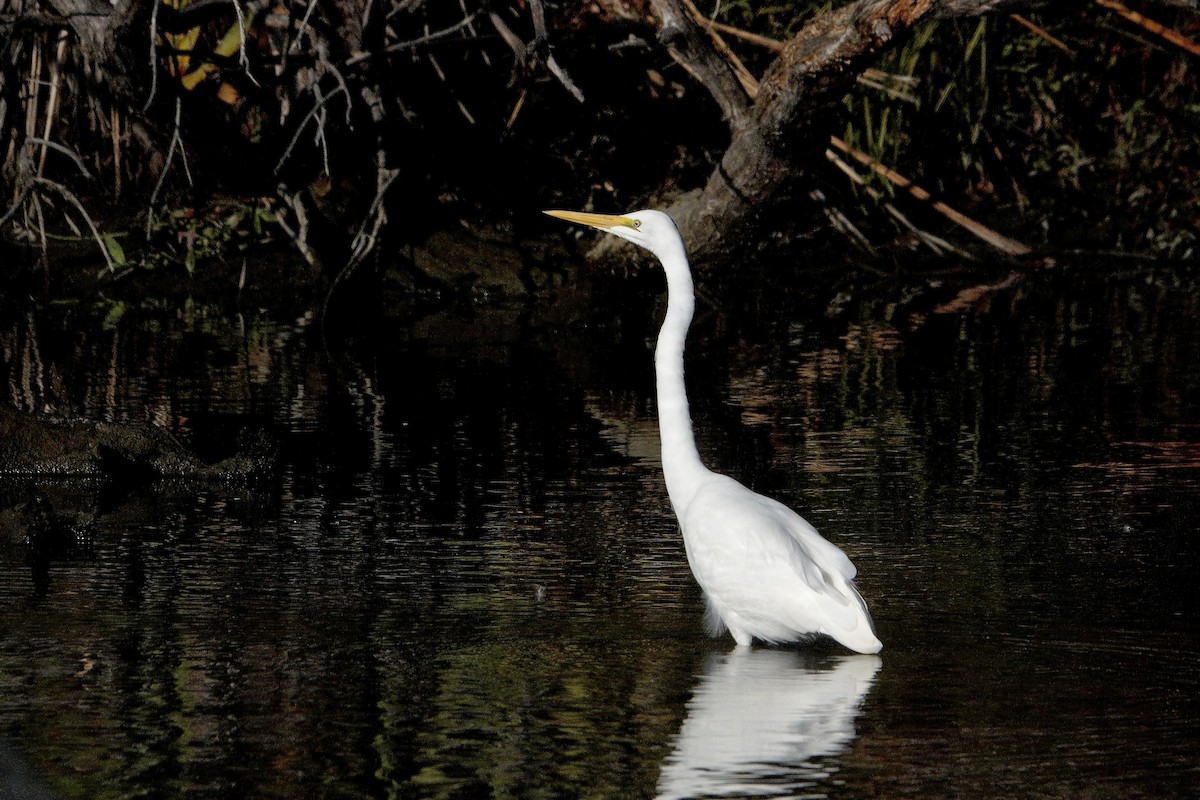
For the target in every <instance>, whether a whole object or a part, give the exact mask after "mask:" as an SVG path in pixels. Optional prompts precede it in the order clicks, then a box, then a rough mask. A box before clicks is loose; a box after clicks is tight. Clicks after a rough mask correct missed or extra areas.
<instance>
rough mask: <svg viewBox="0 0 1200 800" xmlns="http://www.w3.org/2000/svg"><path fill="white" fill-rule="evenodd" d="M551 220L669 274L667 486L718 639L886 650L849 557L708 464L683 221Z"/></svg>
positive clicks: (647, 214) (663, 378) (663, 333)
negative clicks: (691, 383)
mask: <svg viewBox="0 0 1200 800" xmlns="http://www.w3.org/2000/svg"><path fill="white" fill-rule="evenodd" d="M546 213H547V214H549V215H550V216H553V217H558V218H559V219H564V220H567V221H568V222H575V223H578V224H581V225H588V226H590V227H593V228H599V229H600V230H602V231H606V232H608V233H611V234H613V235H614V236H619V237H620V238H622V239H625V240H627V241H630V242H633V243H634V244H636V245H639V246H641V247H644V248H646V249H647V250H649V251H650V252H651V253H653V254H654V255H655V256H657V257H658V260H659V261H660V262H662V266H663V270H664V271H665V272H666V275H667V315H666V318H665V319H664V320H663V324H662V327H661V328H660V329H659V332H658V345H657V347H656V348H655V351H654V368H655V375H656V379H657V388H658V430H659V437H660V440H661V444H662V467H663V478H664V479H665V480H666V484H667V494H668V496H669V497H670V498H671V506H672V508H673V509H674V510H675V516H676V517H677V518H678V519H679V527H680V529H681V531H682V532H683V543H684V548H685V550H686V551H687V559H688V564H689V565H690V566H691V568H692V574H694V575H695V576H696V581H697V583H699V584H700V587H701V588H702V589H703V590H704V596H705V598H706V600H707V602H708V617H707V619H708V625H709V630H710V632H711V633H712V634H713V635H714V636H720V635H721V633H722V632H723V631H724V630H725V629H728V630H729V632H730V634H732V635H733V638H734V640H735V641H736V642H737V643H738V645H739V646H743V647H744V646H748V645H749V644H750V643H751V642H752V641H754V640H755V639H759V640H762V641H764V642H769V643H780V642H791V641H797V640H807V639H810V638H815V637H816V636H817V635H818V634H825V635H828V636H830V637H832V638H834V639H836V640H837V641H838V642H840V643H841V644H843V645H845V646H846V647H848V648H850V649H851V650H856V651H858V652H860V653H877V652H879V651H880V649H882V647H883V644H882V643H881V642H880V641H879V639H878V638H876V636H875V629H874V624H873V623H872V621H871V614H870V612H868V611H867V605H866V603H865V602H863V599H862V596H861V595H859V593H858V590H857V589H856V588H855V586H854V575H855V572H856V571H855V568H854V565H853V564H851V563H850V559H849V558H847V557H846V554H845V553H843V552H842V551H841V550H839V549H838V548H837V547H836V546H835V545H832V544H830V543H829V542H828V541H826V540H825V539H824V538H823V537H822V536H821V534H819V533H817V531H816V529H815V528H813V526H812V525H809V524H808V522H806V521H805V520H804V518H803V517H801V516H800V515H799V514H797V513H796V512H794V511H792V510H791V509H790V508H788V507H787V506H785V505H783V504H782V503H779V502H776V501H775V500H772V499H770V498H767V497H763V496H762V495H760V494H758V493H756V492H752V491H750V490H749V489H747V488H746V487H745V486H743V485H742V484H740V483H738V482H737V481H735V480H734V479H733V478H730V477H728V476H726V475H721V474H719V473H716V472H712V471H711V470H709V469H708V468H706V467H705V466H704V464H703V463H702V462H701V460H700V453H699V451H697V450H696V440H695V436H694V434H693V433H692V419H691V415H690V413H689V410H688V399H687V388H686V386H685V385H684V378H683V348H684V340H685V339H686V337H687V330H688V326H689V325H691V322H692V314H693V312H694V310H695V305H696V301H695V292H694V290H693V287H692V273H691V269H690V268H689V267H688V260H687V254H686V252H685V251H684V246H683V239H682V238H681V237H680V235H679V230H678V229H677V228H676V227H675V223H674V221H672V219H671V218H670V217H669V216H667V215H666V214H664V213H662V212H661V211H635V212H632V213H629V214H623V215H614V214H589V213H583V212H576V211H547V212H546Z"/></svg>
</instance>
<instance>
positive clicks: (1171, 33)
mask: <svg viewBox="0 0 1200 800" xmlns="http://www.w3.org/2000/svg"><path fill="white" fill-rule="evenodd" d="M1096 5H1098V6H1101V7H1103V8H1107V9H1108V10H1109V11H1112V12H1113V13H1115V14H1117V15H1118V16H1120V17H1123V18H1125V19H1126V20H1128V21H1129V22H1132V23H1133V24H1134V25H1137V26H1139V27H1141V28H1142V29H1144V30H1147V31H1149V32H1150V33H1153V34H1154V35H1156V36H1158V37H1159V38H1161V39H1165V40H1166V41H1168V42H1170V43H1171V44H1173V45H1175V46H1176V47H1178V48H1180V49H1182V50H1186V51H1187V52H1189V53H1191V54H1192V55H1194V56H1200V43H1197V42H1195V41H1194V40H1192V39H1189V38H1188V37H1186V36H1184V35H1183V34H1182V33H1180V32H1179V31H1177V30H1175V29H1173V28H1168V27H1167V26H1166V25H1163V24H1162V23H1161V22H1157V21H1155V20H1152V19H1150V18H1149V17H1147V16H1145V15H1144V14H1139V13H1138V12H1136V11H1134V10H1133V9H1131V8H1127V7H1126V6H1124V5H1123V4H1121V3H1119V2H1117V0H1096Z"/></svg>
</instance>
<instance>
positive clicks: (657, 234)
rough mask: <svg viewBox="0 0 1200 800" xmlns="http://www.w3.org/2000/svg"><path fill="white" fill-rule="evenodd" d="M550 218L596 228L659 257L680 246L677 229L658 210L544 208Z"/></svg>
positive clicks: (668, 218)
mask: <svg viewBox="0 0 1200 800" xmlns="http://www.w3.org/2000/svg"><path fill="white" fill-rule="evenodd" d="M545 213H547V214H549V215H550V216H552V217H557V218H559V219H565V220H566V221H567V222H574V223H577V224H579V225H587V226H589V227H592V228H599V229H600V230H602V231H605V232H606V233H611V234H612V235H613V236H618V237H620V238H622V239H624V240H626V241H628V242H633V243H634V244H636V245H638V246H639V247H644V248H646V249H647V250H649V251H650V252H651V253H654V255H656V256H658V257H659V259H660V260H661V259H662V258H663V256H664V255H666V254H667V253H668V252H669V250H670V249H671V248H680V249H681V248H682V244H683V243H682V241H681V240H680V238H679V229H678V228H676V227H675V222H674V221H673V220H672V219H671V218H670V217H668V216H667V215H666V214H664V213H663V212H661V211H632V212H630V213H628V214H589V213H587V212H584V211H547V212H545Z"/></svg>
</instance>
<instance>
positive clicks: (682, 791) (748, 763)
mask: <svg viewBox="0 0 1200 800" xmlns="http://www.w3.org/2000/svg"><path fill="white" fill-rule="evenodd" d="M880 664H881V662H880V659H879V657H878V656H872V655H858V656H845V657H842V658H837V659H834V660H832V661H829V660H826V659H820V658H818V657H815V656H811V655H808V656H802V655H801V654H800V653H798V652H796V651H793V650H765V649H764V650H760V649H753V650H752V649H749V648H744V647H739V648H737V649H735V650H734V651H733V652H731V653H728V654H724V655H714V656H713V657H711V658H710V659H709V661H708V664H707V666H706V669H705V672H704V675H702V676H701V678H700V682H699V684H698V685H697V686H696V689H695V691H694V693H693V695H692V699H691V700H690V701H689V702H688V704H687V710H686V712H687V716H686V717H685V718H684V721H683V725H682V727H681V728H680V730H679V733H678V735H677V736H676V737H675V740H674V747H673V750H672V752H671V755H670V756H668V757H667V761H666V764H665V765H664V766H663V770H662V774H661V776H660V777H659V782H658V797H659V800H675V799H676V798H692V797H711V796H718V797H719V796H730V795H747V796H754V797H785V796H793V795H794V793H795V792H796V791H798V790H801V789H804V788H806V787H812V786H814V785H816V784H818V783H820V782H821V781H823V780H824V779H826V778H827V777H828V776H829V775H830V773H831V772H833V771H836V766H835V765H832V764H830V763H829V762H828V761H827V759H829V758H831V757H833V756H837V755H838V754H840V753H843V752H845V751H846V750H847V749H848V748H849V746H850V743H851V742H852V741H853V740H854V736H855V730H854V720H855V718H856V717H857V716H858V712H859V708H860V707H861V705H862V701H863V698H864V697H866V694H867V692H868V691H869V690H870V688H871V684H872V683H873V682H874V680H875V673H876V672H878V671H879V667H880Z"/></svg>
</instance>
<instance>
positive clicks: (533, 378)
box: [0, 269, 1200, 798]
mask: <svg viewBox="0 0 1200 800" xmlns="http://www.w3.org/2000/svg"><path fill="white" fill-rule="evenodd" d="M997 283H999V281H998V282H997ZM914 285H916V286H919V285H920V284H919V283H913V282H909V283H907V284H904V285H900V284H896V285H892V284H889V283H885V284H884V285H882V286H881V287H879V288H877V289H874V290H864V291H862V292H860V293H858V294H856V295H855V297H854V298H853V299H850V300H846V299H845V298H842V300H841V301H839V302H837V303H835V304H833V306H830V307H829V308H828V309H827V308H826V307H827V306H829V303H828V298H826V299H823V300H821V301H820V302H817V303H815V304H814V303H808V302H806V301H805V298H803V297H799V296H793V295H792V294H790V293H788V292H768V293H764V294H762V295H759V296H749V297H747V296H741V295H738V296H731V297H730V299H729V305H730V307H727V308H725V309H721V310H716V309H710V310H708V311H706V312H705V313H704V314H703V315H702V318H701V319H700V320H699V322H698V324H697V327H696V328H695V330H694V334H693V337H692V339H691V348H692V349H691V350H690V354H691V360H690V364H689V370H690V372H689V379H690V381H691V385H692V387H693V388H692V395H693V413H694V417H695V419H696V422H697V427H698V429H699V438H700V441H701V448H702V450H704V451H706V454H707V456H708V458H709V461H710V463H711V464H712V465H713V466H715V467H718V468H720V469H723V470H725V471H728V472H731V473H733V474H735V475H737V476H738V477H740V478H742V479H743V480H744V481H746V482H747V483H749V484H750V485H751V486H754V487H755V488H757V489H759V490H761V491H765V492H768V493H770V494H773V495H775V496H777V497H779V498H780V499H783V500H785V501H786V502H788V503H789V504H790V505H793V506H794V507H796V508H797V509H798V510H800V511H801V512H802V513H803V514H805V516H807V517H808V519H809V520H810V521H812V522H813V523H814V524H815V525H816V526H817V527H818V528H819V529H820V530H822V531H823V533H824V534H825V535H826V536H827V537H828V538H829V539H831V540H832V541H834V542H835V543H837V544H838V545H840V546H841V547H843V549H845V550H846V551H847V552H848V553H849V554H850V556H851V557H852V558H853V559H854V561H855V563H856V564H857V566H858V568H859V572H860V579H859V588H860V589H861V591H862V593H863V595H864V596H865V597H866V598H867V600H868V602H869V603H870V605H871V608H872V610H873V612H874V615H875V619H876V621H877V625H878V628H879V634H880V638H881V639H882V640H883V642H884V645H885V647H884V650H883V652H882V653H881V654H880V656H879V657H874V656H857V655H853V654H849V653H847V652H845V651H843V650H841V649H839V648H837V647H836V646H834V645H831V644H830V645H822V646H817V647H812V648H792V649H786V648H784V649H755V650H753V651H749V652H739V651H737V650H736V649H735V648H733V646H732V641H731V640H729V639H724V640H710V639H708V638H706V637H705V636H704V633H703V626H702V620H701V617H702V607H701V600H700V596H699V593H698V590H697V589H696V587H695V586H694V585H693V584H692V581H691V578H690V574H689V572H688V568H687V563H686V560H685V558H684V554H683V547H682V543H681V541H680V539H679V536H678V534H677V531H676V528H675V523H674V520H673V518H672V517H671V514H670V510H669V507H668V505H667V502H666V496H665V492H664V490H663V488H662V485H661V480H660V475H659V472H658V463H657V452H656V447H657V445H656V435H655V429H654V417H653V402H652V395H651V390H652V372H651V366H650V351H649V349H648V343H647V341H648V337H649V336H650V335H651V334H652V331H653V327H652V326H653V319H654V316H653V305H654V303H655V302H656V300H655V297H654V296H653V295H652V294H644V293H643V294H641V295H638V294H636V293H635V292H633V290H632V289H631V296H630V299H629V305H630V309H629V310H626V311H624V312H620V313H619V314H616V315H614V316H616V317H619V319H616V320H614V322H613V323H612V324H609V325H600V326H596V327H590V328H585V329H563V330H553V329H525V328H523V327H522V326H521V325H520V324H519V323H518V324H513V325H509V326H503V327H502V328H501V330H503V331H505V332H506V333H505V335H504V336H497V335H495V334H494V333H492V334H488V335H487V337H485V338H488V339H489V341H485V342H480V341H478V338H479V337H477V336H475V334H474V332H475V331H476V330H483V329H488V330H492V329H491V328H488V325H489V324H490V323H489V321H488V320H484V319H476V318H472V317H471V316H470V315H465V316H462V317H460V318H454V317H451V318H448V319H442V320H440V321H435V322H428V321H427V322H423V323H421V324H420V325H402V324H384V325H381V326H380V328H379V330H377V331H374V332H372V333H371V334H362V335H359V336H357V337H356V338H354V339H352V340H350V341H345V340H343V341H339V342H336V343H333V344H331V343H329V342H328V341H322V338H321V337H320V336H319V335H318V334H317V333H316V326H315V325H314V324H312V320H311V319H310V318H307V317H301V318H299V319H295V320H283V321H280V320H272V319H271V318H270V317H269V315H267V314H264V313H255V312H252V311H244V312H242V313H241V314H239V315H230V314H228V313H217V312H215V311H207V310H204V309H202V308H190V309H186V310H183V311H179V312H175V311H172V312H169V313H167V312H128V313H126V314H125V315H124V316H118V315H116V314H115V313H111V311H112V310H111V309H108V310H106V309H103V308H101V309H99V310H89V309H85V308H82V307H75V306H66V307H59V306H53V307H50V308H47V309H45V310H43V311H39V312H37V313H33V314H30V315H21V316H17V317H15V318H14V317H13V315H11V314H10V315H9V316H8V318H7V319H5V320H4V321H3V325H2V326H0V352H2V353H3V359H4V361H3V367H2V370H3V377H4V389H3V391H4V392H5V393H6V396H5V399H6V400H8V401H9V402H10V403H13V404H16V405H18V406H21V407H23V408H28V409H38V410H42V409H52V410H56V411H60V412H74V413H81V414H86V415H89V416H93V417H99V418H104V419H114V420H135V421H147V420H149V421H153V422H155V423H156V424H159V425H162V426H164V427H167V428H168V429H170V430H172V431H173V432H174V433H175V434H176V435H177V436H178V437H179V438H181V439H182V440H184V441H186V442H188V443H189V444H190V445H191V446H193V447H194V448H195V449H196V450H198V451H199V452H200V453H201V454H203V455H204V456H205V457H207V458H209V459H213V460H215V459H216V458H219V457H221V456H223V455H227V454H228V453H229V452H230V451H231V450H232V449H233V447H234V442H235V439H236V436H237V433H238V431H239V430H240V429H242V428H246V427H250V428H265V429H266V430H268V431H269V432H270V433H271V435H272V436H273V437H274V438H275V440H276V441H277V443H278V446H279V453H280V457H279V469H278V472H277V474H276V475H274V476H272V477H270V478H268V479H265V480H263V481H259V482H251V483H246V484H237V485H220V484H210V485H199V486H197V485H187V484H181V483H173V482H165V483H149V484H134V485H119V486H114V485H112V484H101V483H89V482H82V483H79V482H76V483H69V484H55V483H45V482H43V483H37V484H34V483H31V482H30V481H27V480H20V479H15V478H5V479H2V481H0V499H2V500H3V506H4V508H5V509H6V510H7V512H6V513H8V514H9V518H10V519H11V520H15V521H13V522H10V524H9V525H8V527H7V528H6V529H4V530H3V535H2V536H0V740H2V741H3V745H2V746H0V770H2V771H3V774H0V781H9V782H13V781H18V782H19V781H27V782H34V781H37V780H39V777H38V776H40V780H42V781H44V783H45V786H43V787H42V789H41V790H45V789H46V787H49V788H50V789H52V790H53V791H54V792H55V793H56V794H57V795H58V796H60V797H67V798H125V797H173V796H179V795H184V794H186V795H187V796H189V797H213V798H229V797H255V798H258V797H265V798H299V797H445V798H475V797H497V798H569V797H591V798H625V797H656V796H658V797H663V798H691V797H844V798H853V797H885V798H895V797H913V798H929V797H997V798H1008V797H1063V798H1074V797H1088V798H1109V797H1111V798H1128V797H1156V798H1157V797H1187V796H1200V788H1198V787H1200V766H1198V764H1200V760H1198V759H1197V757H1196V753H1197V752H1200V701H1198V697H1197V695H1198V692H1197V690H1198V688H1200V662H1198V660H1197V659H1198V657H1200V640H1198V637H1197V633H1198V632H1200V615H1198V613H1197V608H1198V604H1197V601H1196V586H1197V579H1196V575H1197V568H1198V567H1200V547H1198V534H1197V520H1198V519H1200V488H1198V486H1200V484H1198V479H1200V292H1198V288H1200V287H1198V286H1197V282H1196V279H1195V278H1194V277H1191V276H1187V275H1185V276H1183V277H1179V276H1176V275H1173V274H1172V273H1170V272H1169V271H1151V270H1147V271H1141V272H1138V273H1133V274H1120V273H1116V272H1111V271H1109V270H1107V269H1105V275H1104V276H1100V275H1099V274H1096V273H1091V272H1084V271H1082V270H1074V271H1072V270H1067V271H1061V272H1050V273H1045V274H1039V275H1034V276H1030V277H1027V278H1025V279H1024V280H1021V281H1017V282H1015V283H1012V284H1010V285H1007V286H1002V287H999V288H997V289H996V290H995V291H990V292H974V293H972V292H967V293H965V294H962V295H958V296H956V293H955V291H953V290H948V289H945V288H942V289H940V290H939V289H925V290H922V291H919V292H914V291H913V287H914ZM631 286H632V284H631ZM743 294H745V293H743ZM34 493H37V494H39V495H40V496H41V497H42V498H43V500H45V501H48V503H49V505H50V507H52V508H53V509H54V512H55V514H56V519H59V520H60V521H62V524H61V530H59V531H58V533H57V534H56V535H55V536H53V537H49V539H48V540H46V541H42V540H39V541H38V542H37V543H35V544H31V543H29V542H28V541H26V539H27V537H28V531H24V530H22V528H21V522H20V519H21V517H20V514H19V513H17V512H16V511H13V509H18V510H19V509H20V508H21V507H23V506H22V504H24V503H28V502H29V498H30V497H31V496H33V495H34ZM24 785H25V786H26V787H28V786H30V785H31V784H30V783H26V784H24ZM6 788H7V787H6V785H5V784H4V783H2V782H0V796H4V791H5V789H6ZM22 791H23V792H24V793H25V796H32V797H39V796H48V792H43V794H40V795H39V794H36V793H35V792H37V791H40V790H39V789H37V788H36V787H35V788H26V789H23V790H20V791H15V793H14V796H22Z"/></svg>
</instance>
